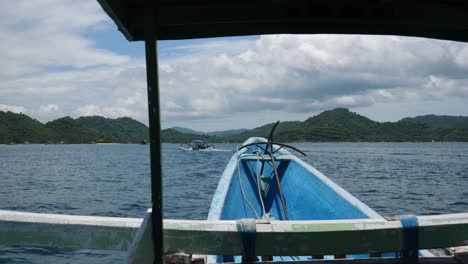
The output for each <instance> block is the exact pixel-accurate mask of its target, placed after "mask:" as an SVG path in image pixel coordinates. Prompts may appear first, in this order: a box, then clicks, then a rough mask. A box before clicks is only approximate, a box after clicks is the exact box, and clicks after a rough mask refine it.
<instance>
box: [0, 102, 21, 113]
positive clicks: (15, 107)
mask: <svg viewBox="0 0 468 264" xmlns="http://www.w3.org/2000/svg"><path fill="white" fill-rule="evenodd" d="M0 111H3V112H7V111H10V112H13V113H24V112H26V108H25V107H24V106H19V105H6V104H0Z"/></svg>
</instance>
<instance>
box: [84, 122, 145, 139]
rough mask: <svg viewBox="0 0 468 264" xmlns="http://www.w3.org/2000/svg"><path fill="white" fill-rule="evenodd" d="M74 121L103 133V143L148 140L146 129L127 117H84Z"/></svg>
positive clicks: (141, 124)
mask: <svg viewBox="0 0 468 264" xmlns="http://www.w3.org/2000/svg"><path fill="white" fill-rule="evenodd" d="M76 121H77V122H78V123H80V124H82V125H83V126H86V127H89V128H93V129H95V130H97V131H99V132H101V133H103V135H104V136H105V137H104V141H110V142H120V143H127V142H140V141H142V140H147V141H148V139H149V130H148V127H147V126H146V125H144V124H143V123H140V122H138V121H136V120H135V119H132V118H129V117H121V118H117V119H111V118H105V117H102V116H85V117H80V118H78V119H76Z"/></svg>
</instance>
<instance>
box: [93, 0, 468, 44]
mask: <svg viewBox="0 0 468 264" xmlns="http://www.w3.org/2000/svg"><path fill="white" fill-rule="evenodd" d="M98 2H99V3H100V4H101V6H102V7H103V8H104V10H105V12H106V13H107V14H108V15H109V16H110V17H111V18H112V19H113V20H114V22H115V23H116V24H117V26H118V28H119V30H120V31H121V32H122V33H123V34H124V35H125V37H126V38H127V39H128V40H129V41H139V40H145V39H146V36H147V35H145V24H146V23H148V20H147V19H145V16H146V15H147V14H148V8H147V7H148V5H151V6H154V7H155V11H153V12H154V17H155V19H154V20H153V21H152V22H151V23H154V24H155V25H154V29H155V30H154V31H153V32H154V34H155V35H156V34H157V37H156V38H157V39H158V40H168V39H190V38H207V37H225V36H241V35H258V34H284V33H292V34H370V35H401V36H415V37H426V38H436V39H446V40H455V41H464V42H468V15H467V14H468V1H464V0H423V1H422V0H420V1H407V0H386V1H382V0H268V1H267V0H248V1H245V0H203V1H202V0H98ZM156 32H157V33H156Z"/></svg>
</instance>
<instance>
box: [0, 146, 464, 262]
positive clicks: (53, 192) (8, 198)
mask: <svg viewBox="0 0 468 264" xmlns="http://www.w3.org/2000/svg"><path fill="white" fill-rule="evenodd" d="M294 145H295V146H297V147H299V148H300V149H302V150H304V152H306V154H307V157H303V159H304V160H305V161H307V162H308V163H310V164H311V165H312V166H314V167H316V168H317V169H318V170H320V171H321V172H322V173H323V174H325V175H326V176H328V177H329V178H331V179H332V180H333V181H335V182H336V183H338V184H339V185H340V186H342V187H343V188H345V189H346V190H348V191H349V192H350V193H351V194H353V195H354V196H356V197H357V198H358V199H360V200H361V201H363V202H364V203H365V204H367V205H368V206H370V207H371V208H373V209H374V210H375V211H377V212H378V213H380V214H381V215H384V216H387V215H401V214H418V215H422V214H444V213H458V212H467V211H468V144H467V143H297V144H294ZM216 146H217V148H221V149H226V150H232V151H220V152H197V151H183V150H180V149H179V145H178V144H163V187H164V192H163V196H164V198H163V199H164V201H163V202H164V217H165V218H180V219H205V218H206V216H207V214H208V210H209V206H210V203H211V198H212V196H213V193H214V191H215V189H216V186H217V184H218V181H219V177H220V175H221V174H222V172H223V170H224V167H225V166H226V164H227V162H228V161H229V159H230V158H231V156H232V155H233V153H234V151H233V150H234V149H235V147H236V145H235V144H216ZM149 171H150V168H149V146H148V145H130V144H128V145H127V144H104V145H101V144H96V145H11V146H10V145H0V209H3V210H18V211H27V212H41V213H63V214H75V215H99V216H119V217H143V216H144V214H145V211H146V209H147V208H149V207H150V206H151V205H150V204H151V203H150V197H151V195H150V174H149ZM0 235H1V233H0ZM125 257H126V253H125V252H111V251H96V250H75V249H64V248H49V247H26V246H10V247H0V263H123V262H124V261H125Z"/></svg>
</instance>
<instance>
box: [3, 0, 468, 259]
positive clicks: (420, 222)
mask: <svg viewBox="0 0 468 264" xmlns="http://www.w3.org/2000/svg"><path fill="white" fill-rule="evenodd" d="M98 2H99V3H100V5H101V6H102V8H103V9H104V11H105V12H106V13H107V14H108V15H109V17H110V18H111V19H112V20H113V22H114V23H115V25H116V26H117V27H118V29H119V30H120V31H121V32H122V33H123V35H124V36H125V37H126V38H127V39H128V40H129V41H144V43H145V57H146V73H147V78H146V81H147V87H148V90H147V91H148V113H149V119H148V121H149V129H150V137H151V140H150V148H149V149H150V164H151V202H152V208H151V209H150V210H148V211H147V213H146V215H145V218H144V219H139V218H122V217H100V216H76V215H60V214H43V213H28V212H17V211H6V210H0V246H11V245H32V246H47V247H60V248H80V249H97V250H120V251H127V252H128V258H127V263H132V264H133V263H138V264H141V263H157V264H163V263H190V262H191V254H204V255H223V256H227V257H226V259H228V260H229V259H231V260H234V261H236V262H237V261H239V260H243V259H240V258H239V257H229V256H239V255H244V256H246V257H251V258H250V259H248V260H247V261H246V262H249V261H250V260H252V259H253V258H257V256H259V255H260V256H267V258H266V259H274V260H277V259H278V257H269V258H268V256H294V255H298V256H302V257H290V258H291V259H293V258H294V259H304V258H317V259H318V258H322V257H323V258H324V259H325V258H330V257H332V256H336V254H341V256H340V255H338V257H343V256H344V257H346V258H351V257H356V258H357V257H359V255H356V253H359V252H366V253H365V254H362V255H361V256H362V257H364V258H368V257H373V254H380V253H375V252H396V251H399V252H400V253H401V255H400V256H399V257H402V258H391V259H388V258H369V259H367V261H353V260H352V259H351V260H345V261H341V260H338V261H329V260H324V261H319V260H318V261H316V260H313V261H312V262H302V261H301V262H300V263H327V264H328V263H349V264H351V263H352V264H358V263H359V264H363V263H387V264H388V263H402V262H405V263H453V264H455V263H457V264H459V263H468V257H467V255H468V253H467V252H468V249H460V250H452V251H450V252H451V253H450V254H451V255H450V257H447V256H442V257H430V258H426V259H424V258H420V259H419V260H418V256H419V255H420V254H422V250H418V249H434V248H447V247H457V246H460V248H462V247H463V245H466V244H467V241H468V237H467V234H468V213H459V214H446V215H440V214H436V215H431V216H411V217H408V216H400V217H394V220H391V221H387V220H386V219H383V218H382V217H381V216H379V215H378V214H377V213H375V212H374V211H372V210H371V209H370V208H368V207H367V206H366V205H364V204H363V203H362V202H360V201H359V200H358V199H356V198H355V197H353V196H352V195H351V194H349V193H348V192H346V191H345V190H343V189H342V188H341V187H339V186H338V185H336V184H335V183H333V182H332V181H331V180H330V179H328V178H326V177H325V176H324V175H322V174H321V173H320V172H318V171H317V170H316V169H314V168H313V167H312V166H310V165H308V164H306V163H305V162H303V161H302V160H300V159H299V158H297V157H295V156H294V155H292V154H291V153H290V152H287V151H286V150H285V149H284V148H285V147H286V148H287V147H292V146H286V145H285V144H280V143H278V142H274V141H273V140H269V139H270V137H269V139H267V140H266V142H265V139H262V138H252V139H250V140H249V141H247V142H246V143H245V144H244V145H243V146H240V147H239V148H238V149H237V153H236V155H235V156H234V157H233V159H231V161H230V162H229V164H228V166H227V167H226V170H225V171H224V174H223V175H222V178H221V180H220V182H219V185H218V189H217V192H216V194H215V195H214V199H213V202H212V204H211V207H210V212H209V219H212V220H208V221H205V220H174V219H163V203H162V202H163V184H162V162H163V160H162V158H161V149H162V145H161V118H160V113H161V111H160V110H161V109H160V97H159V93H160V90H161V89H160V87H159V84H160V82H159V80H158V56H157V43H158V41H160V40H171V39H172V40H176V39H192V38H208V37H228V36H241V35H252V34H285V33H294V34H317V33H321V34H327V33H332V34H375V35H403V36H413V37H426V38H435V39H443V40H454V41H464V42H468V37H467V36H468V34H467V32H468V30H467V29H468V20H467V19H466V14H467V13H468V4H467V3H465V2H463V1H352V2H350V1H250V2H248V3H247V2H246V1H202V2H200V1H152V0H148V1H132V0H98ZM46 37H47V35H45V38H46ZM272 52H274V51H272ZM422 55H424V54H422ZM422 55H419V56H422ZM415 56H418V54H415ZM246 95H250V94H246ZM292 149H294V147H292ZM296 151H298V150H297V149H296ZM298 152H300V151H298ZM276 162H277V163H278V164H277V166H276ZM262 163H264V167H263V169H262V168H261V164H262ZM273 164H275V165H273ZM257 165H260V166H259V167H257ZM251 166H254V167H251ZM236 169H237V170H238V173H237V174H235V173H234V171H235V170H236ZM254 169H255V170H254ZM257 169H258V170H259V171H260V172H262V173H258V174H256V173H253V172H254V171H256V170H257ZM242 173H243V174H245V175H242ZM272 173H273V174H274V177H273V175H272ZM249 174H250V175H249ZM268 174H270V176H269V177H268V176H266V177H265V175H268ZM236 175H237V176H238V179H240V180H241V181H239V182H238V188H236V186H234V185H233V184H235V183H236V177H235V176H236ZM254 175H255V176H257V175H259V176H260V177H261V178H262V176H263V179H260V180H257V179H256V178H254V177H253V176H254ZM280 175H281V181H279V176H280ZM243 178H245V179H248V181H243V182H242V179H243ZM275 181H277V182H280V184H277V185H276V186H275ZM257 182H259V183H261V182H263V183H264V186H263V187H262V186H261V185H260V184H256V183H257ZM230 185H232V186H230ZM249 185H250V186H249ZM240 186H242V188H240ZM255 187H256V188H257V191H256V188H255ZM267 187H268V188H267ZM293 187H294V188H293ZM258 189H260V190H258ZM270 189H271V190H270ZM276 189H277V190H276ZM311 190H313V191H314V192H312V191H311ZM262 192H263V193H264V194H262V195H265V199H264V200H265V201H263V199H259V198H258V197H261V196H259V194H261V193H262ZM298 194H301V195H298ZM314 194H315V196H314ZM294 199H296V200H294ZM247 201H248V203H247ZM306 202H311V204H307V203H306ZM236 203H237V204H236ZM246 204H247V205H246ZM249 204H250V205H249ZM250 207H251V211H249V209H248V208H250ZM252 208H253V209H252ZM260 208H261V210H260ZM319 209H320V210H319ZM254 211H255V212H256V214H259V212H260V211H261V212H260V215H259V218H263V219H261V220H255V221H252V219H250V220H245V221H243V220H236V221H232V220H216V219H238V218H239V217H251V218H256V217H257V216H256V214H255V213H254ZM352 214H353V215H355V216H351V215H352ZM254 215H255V216H254ZM314 217H315V219H334V220H311V221H308V220H301V221H298V220H295V219H302V218H304V219H305V218H308V219H310V218H314ZM350 217H359V218H358V219H348V218H350ZM336 219H341V220H336ZM255 228H257V229H258V232H255V230H256V229H255ZM463 250H464V251H463ZM175 252H177V253H176V254H174V253H175ZM252 252H253V253H254V254H252ZM415 252H416V254H414V253H415ZM418 252H419V253H418ZM178 254H179V255H178ZM184 254H185V255H184ZM314 254H315V255H314ZM330 254H335V255H330ZM343 254H346V255H343ZM348 254H353V255H348ZM171 255H172V256H173V257H174V258H173V259H172V260H174V259H178V261H177V260H176V261H175V262H174V261H172V262H170V261H163V259H164V260H166V257H171ZM305 255H312V256H310V257H304V256H305ZM210 258H211V259H212V257H210ZM214 258H215V261H217V260H219V258H220V257H214ZM222 258H223V259H224V258H225V257H222ZM263 259H264V258H263V257H262V260H263ZM279 259H280V260H281V257H279ZM419 261H420V262H419ZM197 263H198V262H197ZM285 263H291V262H285Z"/></svg>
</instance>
